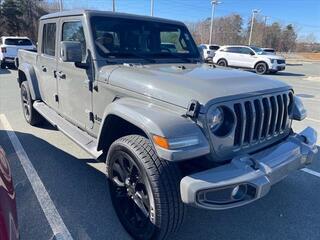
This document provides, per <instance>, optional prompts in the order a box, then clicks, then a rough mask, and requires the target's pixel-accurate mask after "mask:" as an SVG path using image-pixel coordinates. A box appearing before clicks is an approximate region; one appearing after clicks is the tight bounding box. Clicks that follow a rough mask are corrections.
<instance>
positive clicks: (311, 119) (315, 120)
mask: <svg viewBox="0 0 320 240" xmlns="http://www.w3.org/2000/svg"><path fill="white" fill-rule="evenodd" d="M306 119H307V120H310V121H313V122H317V123H320V120H318V119H314V118H309V117H307V118H306Z"/></svg>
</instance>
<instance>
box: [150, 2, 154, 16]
mask: <svg viewBox="0 0 320 240" xmlns="http://www.w3.org/2000/svg"><path fill="white" fill-rule="evenodd" d="M150 5H151V10H150V11H151V12H150V15H151V16H152V17H153V10H154V0H151V3H150Z"/></svg>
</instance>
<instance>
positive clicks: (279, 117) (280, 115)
mask: <svg viewBox="0 0 320 240" xmlns="http://www.w3.org/2000/svg"><path fill="white" fill-rule="evenodd" d="M277 101H278V107H279V114H278V120H277V125H276V133H280V130H281V125H282V119H283V112H284V111H283V108H284V104H283V98H282V95H278V96H277Z"/></svg>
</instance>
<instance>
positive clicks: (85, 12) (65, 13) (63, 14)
mask: <svg viewBox="0 0 320 240" xmlns="http://www.w3.org/2000/svg"><path fill="white" fill-rule="evenodd" d="M80 15H89V16H109V17H119V18H129V19H136V20H147V21H157V22H164V23H171V24H178V25H184V23H182V22H179V21H175V20H169V19H165V18H158V17H150V16H142V15H136V14H129V13H119V12H111V11H98V10H86V9H81V10H71V11H62V12H56V13H51V14H47V15H44V16H42V17H41V18H40V20H46V19H52V18H61V17H70V16H80Z"/></svg>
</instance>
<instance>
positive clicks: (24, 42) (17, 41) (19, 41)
mask: <svg viewBox="0 0 320 240" xmlns="http://www.w3.org/2000/svg"><path fill="white" fill-rule="evenodd" d="M4 43H5V44H6V45H15V46H31V45H32V42H31V41H30V40H29V39H24V38H7V39H6V40H5V42H4Z"/></svg>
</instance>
